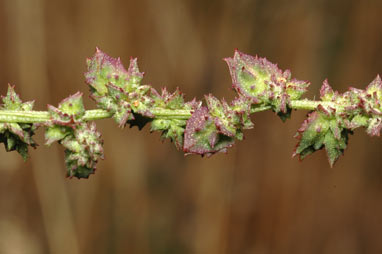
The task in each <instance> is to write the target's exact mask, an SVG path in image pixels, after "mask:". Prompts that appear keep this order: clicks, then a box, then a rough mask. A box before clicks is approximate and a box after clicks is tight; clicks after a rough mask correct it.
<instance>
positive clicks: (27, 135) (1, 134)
mask: <svg viewBox="0 0 382 254" xmlns="http://www.w3.org/2000/svg"><path fill="white" fill-rule="evenodd" d="M1 97H2V101H3V104H2V105H0V110H15V111H28V110H32V108H33V104H34V103H33V101H28V102H22V101H21V99H20V97H19V96H18V95H17V94H16V92H15V89H14V86H11V85H8V91H7V95H6V96H1ZM36 129H37V125H36V124H27V123H0V143H4V146H5V149H6V151H7V152H9V151H17V152H18V153H19V154H20V155H21V156H22V157H23V159H24V160H26V159H27V158H28V147H29V146H31V147H33V148H36V146H37V144H36V142H35V141H34V140H33V139H32V136H33V135H34V134H35V131H36Z"/></svg>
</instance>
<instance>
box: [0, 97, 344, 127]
mask: <svg viewBox="0 0 382 254" xmlns="http://www.w3.org/2000/svg"><path fill="white" fill-rule="evenodd" d="M320 104H321V105H323V106H330V107H332V108H335V109H336V110H337V111H341V110H343V108H344V106H342V105H338V104H336V103H334V102H322V101H311V100H307V99H305V100H294V101H291V102H290V103H289V106H290V107H291V108H292V109H304V110H315V109H316V108H317V107H318V105H320ZM269 109H271V108H270V106H259V107H256V108H254V109H253V110H252V112H253V113H255V112H261V111H266V110H269ZM152 112H153V114H154V115H155V118H162V119H181V120H187V119H189V118H190V117H191V114H192V112H191V111H190V110H179V109H173V110H172V109H163V108H154V109H152ZM112 116H113V114H112V113H110V112H108V111H106V110H103V109H92V110H87V111H86V112H85V115H84V116H83V120H84V121H93V120H99V119H105V118H111V117H112ZM49 120H50V114H49V112H48V111H15V110H0V123H45V122H48V121H49Z"/></svg>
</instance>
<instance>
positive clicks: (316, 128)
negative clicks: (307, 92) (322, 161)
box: [293, 111, 352, 167]
mask: <svg viewBox="0 0 382 254" xmlns="http://www.w3.org/2000/svg"><path fill="white" fill-rule="evenodd" d="M349 134H352V132H351V131H350V130H348V129H346V128H343V127H341V124H340V122H339V121H338V120H337V119H336V117H335V116H328V115H326V114H325V113H323V112H318V111H314V112H312V113H310V114H309V115H308V118H307V119H306V120H305V121H304V122H303V124H302V126H301V127H300V129H299V130H298V132H297V134H296V137H297V139H298V140H299V141H298V143H297V145H296V148H295V151H294V154H293V156H297V155H298V156H299V158H300V159H304V158H305V157H306V156H307V155H309V154H311V153H313V152H315V151H317V150H320V149H323V148H325V150H326V153H327V156H328V160H329V164H330V166H331V167H332V166H333V165H334V163H335V162H336V161H337V159H338V158H339V156H340V155H342V154H343V153H344V150H345V149H346V146H347V142H348V135H349Z"/></svg>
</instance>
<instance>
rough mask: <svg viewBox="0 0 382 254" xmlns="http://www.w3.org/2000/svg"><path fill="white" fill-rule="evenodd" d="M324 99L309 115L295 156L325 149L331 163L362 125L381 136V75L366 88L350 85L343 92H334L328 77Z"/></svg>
mask: <svg viewBox="0 0 382 254" xmlns="http://www.w3.org/2000/svg"><path fill="white" fill-rule="evenodd" d="M320 95H321V102H320V103H319V104H318V106H317V109H316V110H315V111H313V112H311V113H309V114H308V118H307V119H306V120H305V121H304V123H303V125H302V126H301V128H300V129H299V130H298V133H297V134H296V137H297V138H298V139H299V142H298V144H297V146H296V149H295V152H294V156H296V155H298V156H299V157H300V158H301V159H303V158H304V157H305V156H307V155H308V154H311V153H313V152H314V151H316V150H320V149H322V148H325V150H326V152H327V155H328V159H329V163H330V165H331V166H333V164H334V163H335V161H336V160H337V159H338V157H339V156H340V155H342V154H343V153H344V150H345V148H346V146H347V142H348V135H349V134H352V133H353V132H352V131H353V130H354V129H356V128H358V127H365V128H366V131H367V133H368V134H369V135H371V136H379V135H380V131H381V128H382V105H381V103H382V81H381V78H380V77H379V76H377V77H376V78H375V79H374V81H372V82H371V83H370V85H369V86H368V87H367V88H366V89H365V90H361V89H356V88H349V90H348V91H347V92H345V93H343V94H339V93H338V92H337V91H333V89H332V87H331V86H330V85H329V83H328V81H327V80H325V81H324V83H323V85H322V87H321V90H320Z"/></svg>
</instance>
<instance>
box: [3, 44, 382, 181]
mask: <svg viewBox="0 0 382 254" xmlns="http://www.w3.org/2000/svg"><path fill="white" fill-rule="evenodd" d="M225 61H226V62H227V64H228V67H229V69H230V72H231V76H232V82H233V88H234V90H235V91H236V92H237V97H236V98H235V99H234V100H233V101H232V102H231V103H227V102H226V101H225V100H224V99H223V100H219V99H217V98H215V97H214V96H213V95H211V94H209V95H206V96H205V101H206V105H205V106H203V105H202V102H201V101H197V100H195V99H193V100H192V101H190V102H185V101H184V97H183V94H182V93H181V92H180V91H179V90H178V89H177V90H176V91H175V92H174V93H169V92H168V91H167V90H166V88H163V89H162V91H161V93H159V92H158V91H157V90H155V89H154V88H152V87H151V86H149V85H141V81H142V78H143V73H142V72H140V71H139V69H138V65H137V59H131V60H130V66H129V68H128V70H127V71H126V69H125V68H124V67H123V65H122V63H121V61H120V59H119V58H118V59H115V58H111V57H109V56H108V55H106V54H105V53H103V52H102V51H100V50H99V49H97V51H96V53H95V55H94V56H93V57H92V58H90V59H88V60H87V67H88V71H87V72H86V74H85V77H86V82H87V84H88V85H89V87H90V92H91V98H92V99H93V100H94V101H95V102H96V104H97V107H98V109H94V110H85V108H84V105H83V103H82V93H79V92H78V93H76V94H74V95H72V96H69V97H68V98H66V99H64V100H63V101H62V102H61V103H60V104H59V105H58V107H57V108H56V107H54V106H51V105H48V111H33V110H32V108H33V102H24V103H23V102H22V101H21V100H20V98H19V96H18V95H17V94H16V93H15V90H14V87H12V86H10V85H9V87H8V93H7V96H5V97H4V96H3V97H2V100H3V104H2V105H1V106H0V142H2V143H4V145H5V149H6V150H7V151H12V150H16V151H18V152H19V153H20V154H21V156H22V157H23V158H24V159H27V157H28V146H32V147H34V148H35V147H36V143H35V142H34V141H33V139H32V136H33V135H34V133H35V131H36V129H37V128H38V127H40V126H44V127H45V129H46V132H45V137H46V144H47V145H50V144H52V143H53V142H55V141H57V142H58V143H60V144H61V145H63V146H64V148H65V163H66V166H67V176H68V177H73V176H74V177H77V178H88V177H89V175H90V174H93V173H94V171H95V169H96V163H97V161H98V160H99V159H102V158H103V148H102V145H103V141H102V140H101V138H100V136H101V135H100V133H99V132H97V130H96V126H95V123H94V122H93V121H94V120H97V119H103V118H114V120H115V121H116V122H117V123H118V125H119V126H120V127H121V128H123V127H125V126H126V125H130V126H138V128H139V129H142V128H143V126H144V125H145V124H146V123H149V122H150V123H151V131H161V132H162V137H163V138H170V139H171V141H173V142H174V144H175V146H176V147H177V149H179V150H183V152H185V153H186V154H200V155H208V156H209V155H212V154H214V153H216V152H225V151H226V149H227V148H229V147H231V146H232V145H233V144H234V141H235V139H239V140H242V139H243V130H244V129H250V128H252V127H253V123H252V122H251V119H250V114H252V113H255V112H260V111H265V110H272V111H274V112H275V113H276V114H277V115H278V116H279V117H280V118H281V119H282V120H283V121H285V120H286V119H287V118H289V117H290V114H291V112H292V109H296V110H297V109H305V110H309V111H310V113H309V114H308V116H307V119H306V120H305V121H304V122H303V124H302V126H301V127H300V129H298V131H297V134H296V136H295V137H296V138H297V139H298V143H297V145H296V148H295V151H294V153H293V156H298V157H299V158H300V159H303V158H305V157H306V156H307V155H308V154H311V153H313V152H315V151H317V150H320V149H323V148H325V150H326V153H327V155H328V159H329V163H330V165H331V166H333V164H334V163H335V161H336V160H337V159H338V157H339V156H340V155H341V154H343V153H344V150H345V148H346V146H347V142H348V136H349V134H352V131H353V130H354V129H355V128H358V127H365V128H366V131H367V133H368V134H369V135H371V136H379V135H380V130H381V128H382V105H381V104H382V81H381V79H380V77H379V76H377V77H376V78H375V80H374V81H372V82H371V84H370V85H369V86H368V87H367V88H366V89H365V90H360V89H356V88H350V89H349V90H348V91H347V92H345V93H343V94H340V93H338V92H337V91H333V89H332V88H331V87H330V85H329V83H328V82H327V81H326V80H325V81H324V83H323V85H322V87H321V90H320V100H319V101H314V100H308V99H301V96H302V95H303V94H304V92H305V91H306V89H307V87H308V86H309V83H308V82H305V81H299V80H296V79H292V78H291V73H290V71H289V70H286V71H284V72H283V71H282V70H280V69H279V68H278V67H277V65H275V64H272V63H270V62H269V61H267V60H266V59H265V58H260V57H257V56H256V57H253V56H250V55H246V54H244V53H241V52H239V51H235V54H234V56H233V57H232V58H226V59H225ZM88 122H91V123H88Z"/></svg>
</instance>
